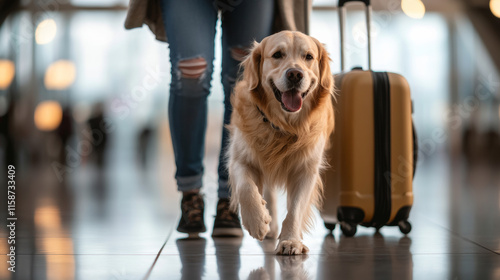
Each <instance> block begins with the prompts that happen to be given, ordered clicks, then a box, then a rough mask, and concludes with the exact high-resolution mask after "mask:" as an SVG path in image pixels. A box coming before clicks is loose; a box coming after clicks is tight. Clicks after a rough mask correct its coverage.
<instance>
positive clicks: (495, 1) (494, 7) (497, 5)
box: [490, 0, 500, 18]
mask: <svg viewBox="0 0 500 280" xmlns="http://www.w3.org/2000/svg"><path fill="white" fill-rule="evenodd" d="M490 10H491V12H492V13H493V15H495V16H496V17H497V18H500V0H490Z"/></svg>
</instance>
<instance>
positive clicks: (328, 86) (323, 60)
mask: <svg viewBox="0 0 500 280" xmlns="http://www.w3.org/2000/svg"><path fill="white" fill-rule="evenodd" d="M314 42H316V45H317V46H318V51H319V52H318V53H319V85H320V86H321V88H322V89H323V90H326V91H328V92H329V93H332V92H333V76H332V72H331V70H330V61H331V59H330V56H329V55H328V52H327V51H326V49H325V47H324V46H323V44H321V43H320V42H319V41H318V40H316V39H314Z"/></svg>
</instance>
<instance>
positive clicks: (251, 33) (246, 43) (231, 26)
mask: <svg viewBox="0 0 500 280" xmlns="http://www.w3.org/2000/svg"><path fill="white" fill-rule="evenodd" d="M224 3H225V6H221V7H219V8H220V9H221V13H222V75H221V76H222V85H223V87H224V127H223V129H222V143H221V152H220V156H219V170H218V172H219V190H218V195H219V202H218V203H217V215H216V217H215V221H214V229H213V232H212V236H243V231H242V229H241V223H240V219H239V217H238V213H237V212H236V213H235V212H232V211H230V209H229V199H228V198H229V196H230V192H229V186H228V169H227V162H226V160H225V158H226V156H225V155H226V152H227V144H228V141H229V132H228V130H227V129H226V128H225V125H227V124H229V122H230V120H231V112H232V107H231V102H230V98H231V92H232V91H233V87H234V84H235V82H236V80H237V77H238V74H239V73H238V70H239V63H240V62H241V61H243V59H244V58H245V56H246V55H247V53H248V49H249V47H250V46H251V44H252V42H253V41H254V40H258V41H260V40H262V39H263V38H264V37H266V36H268V35H269V34H270V33H271V25H272V21H273V14H274V1H269V0H255V1H250V0H240V1H233V3H234V4H235V5H234V6H228V5H227V4H229V3H226V2H224Z"/></svg>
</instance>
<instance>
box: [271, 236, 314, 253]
mask: <svg viewBox="0 0 500 280" xmlns="http://www.w3.org/2000/svg"><path fill="white" fill-rule="evenodd" d="M308 252H309V248H307V246H306V245H304V244H302V242H300V241H298V240H294V239H290V240H283V241H280V243H279V244H278V247H276V250H275V253H276V254H278V255H301V254H307V253H308Z"/></svg>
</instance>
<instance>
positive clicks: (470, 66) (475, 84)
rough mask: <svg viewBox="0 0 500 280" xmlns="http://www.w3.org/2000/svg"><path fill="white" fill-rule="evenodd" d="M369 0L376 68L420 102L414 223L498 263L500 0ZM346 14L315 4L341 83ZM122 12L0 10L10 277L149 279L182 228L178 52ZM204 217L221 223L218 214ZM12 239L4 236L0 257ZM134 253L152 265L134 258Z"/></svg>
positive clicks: (90, 7) (0, 154)
mask: <svg viewBox="0 0 500 280" xmlns="http://www.w3.org/2000/svg"><path fill="white" fill-rule="evenodd" d="M372 3H373V9H374V12H373V18H372V34H371V36H372V48H373V49H372V59H373V61H372V66H373V69H374V70H378V71H391V72H397V73H400V74H402V75H403V76H405V77H406V78H407V80H408V82H409V84H410V88H411V91H412V98H413V104H414V114H413V117H414V122H415V125H416V129H417V132H418V136H419V147H420V148H419V162H418V165H417V177H416V179H415V193H416V194H415V197H416V201H415V207H414V208H415V213H420V214H421V215H422V216H426V218H427V219H430V220H432V221H433V222H434V223H436V224H439V225H440V227H441V228H444V229H446V230H448V231H450V232H453V234H454V235H459V236H462V237H464V238H467V239H471V240H474V242H477V243H479V244H481V246H483V247H486V248H488V249H489V250H490V251H492V252H496V254H498V253H499V252H500V237H499V236H500V218H499V216H500V215H499V212H500V207H499V206H500V191H499V189H500V179H499V176H498V174H497V173H498V168H499V167H500V135H499V133H500V101H499V97H500V72H499V69H500V68H499V67H500V32H499V31H498V30H500V18H499V17H500V0H439V1H432V0H423V1H420V0H402V1H401V0H374V1H372ZM336 4H337V1H336V0H315V1H314V4H313V12H312V15H311V24H310V31H311V35H312V36H314V37H316V38H318V39H319V40H320V41H321V42H323V43H325V44H326V46H327V48H328V51H329V53H330V55H331V58H332V64H331V65H332V71H333V72H334V73H338V72H339V71H340V61H339V59H340V54H339V51H340V50H339V30H338V29H339V25H338V16H337V9H336ZM127 6H128V1H126V0H39V1H38V0H23V1H13V0H4V1H0V24H1V25H0V125H1V126H0V158H1V160H0V163H1V165H0V170H2V171H1V172H0V174H5V176H4V175H1V176H0V182H1V185H2V186H6V185H7V184H6V180H7V178H6V174H7V173H6V172H7V165H8V164H12V165H14V166H15V168H16V177H15V178H16V185H17V195H16V205H17V209H16V211H17V212H16V214H17V217H18V218H19V221H18V224H17V226H18V227H17V231H16V232H17V235H16V238H17V240H18V243H17V244H18V246H17V254H18V262H19V266H20V267H19V268H20V269H21V268H22V270H23V271H24V272H22V273H23V274H21V275H23V276H22V277H21V276H20V274H11V273H10V272H8V271H7V270H6V264H5V261H4V259H3V258H0V260H1V263H2V264H1V265H0V279H31V278H32V279H73V278H79V279H101V278H102V279H137V278H139V277H142V276H144V275H145V274H146V272H147V271H148V269H152V266H151V264H152V263H153V261H154V260H155V255H156V254H157V253H158V250H159V249H160V247H161V245H162V244H164V243H165V239H167V240H168V237H167V236H168V233H169V232H172V227H174V226H175V223H176V219H177V215H178V213H179V210H178V209H177V208H178V207H179V204H178V199H179V194H178V193H177V192H176V185H175V181H174V178H173V177H174V172H175V165H174V160H173V152H172V145H171V140H170V135H169V127H168V119H167V100H168V95H169V84H170V64H169V59H168V57H169V56H168V47H167V44H166V43H161V42H158V41H156V40H155V39H154V36H153V34H152V33H151V32H150V31H149V29H148V28H147V27H146V26H144V27H143V28H138V29H134V30H131V31H126V30H125V29H124V27H123V25H124V19H125V15H126V10H127V8H128V7H127ZM361 8H362V6H361V5H357V4H353V5H352V6H350V8H349V11H350V12H349V16H348V20H347V28H348V29H347V34H348V37H347V38H348V42H349V43H348V48H347V62H346V63H347V65H349V66H362V67H364V68H366V67H367V62H366V61H367V55H366V42H367V41H366V31H365V28H366V27H365V21H364V13H363V10H362V9H361ZM217 31H218V32H217V35H216V58H215V64H214V65H215V69H214V75H213V81H212V93H211V96H210V97H209V106H210V107H209V110H210V116H209V128H208V134H207V140H206V164H205V166H206V169H205V170H206V172H205V178H204V180H205V181H204V182H205V183H204V193H205V196H206V197H207V199H209V200H210V199H213V200H215V197H216V188H217V158H218V153H219V143H220V132H221V129H222V126H221V123H222V110H223V91H222V85H221V83H220V61H221V56H220V50H221V48H220V42H219V41H220V36H221V31H220V23H219V25H218V29H217ZM151 81H153V82H151ZM4 189H5V190H6V188H2V191H1V193H0V209H1V211H0V220H2V221H3V220H5V219H6V217H7V211H6V209H7V204H6V202H7V199H6V191H5V192H4V191H3V190H4ZM212 204H213V205H212ZM207 207H208V208H207V209H208V210H207V212H208V213H212V212H215V204H214V203H211V204H210V205H209V204H208V203H207ZM419 209H420V210H419ZM419 211H420V212H419ZM412 215H413V214H412ZM415 215H417V214H415ZM412 217H413V216H412ZM416 217H417V216H415V219H416V220H417V218H416ZM463 217H466V218H463ZM480 221H483V222H480ZM415 231H416V232H417V233H418V230H417V229H415ZM417 233H415V235H417ZM8 234H9V233H8V232H7V230H6V229H5V228H4V227H0V237H1V239H0V252H2V254H4V252H7V250H8V247H7V246H8V245H7V242H6V238H7V236H8ZM446 236H448V235H446ZM475 238H478V239H475ZM443 242H445V243H446V240H445V241H443ZM167 244H168V243H167ZM450 244H451V242H450ZM174 246H175V245H174ZM410 251H411V250H410ZM447 252H448V251H447ZM448 253H449V252H448ZM148 254H150V255H152V256H149V255H148ZM93 255H95V256H93ZM110 255H113V256H114V257H113V258H109V256H110ZM137 255H145V256H146V257H137V258H134V259H133V261H131V259H129V257H131V256H137ZM497 256H498V255H497ZM5 260H6V258H5ZM495 260H496V261H497V264H496V266H493V267H496V269H490V270H489V274H487V275H486V277H487V278H481V279H494V278H495V279H500V268H499V266H500V265H499V264H498V258H497V259H495ZM129 262H133V263H134V268H135V269H136V270H134V269H132V268H130V267H129V266H127V265H124V264H126V263H129ZM461 263H463V260H462V259H460V260H456V261H450V262H449V263H447V265H445V267H446V269H444V270H443V271H441V272H440V273H442V274H439V275H440V276H444V277H445V278H446V277H448V278H453V276H454V275H455V274H454V273H458V275H461V274H460V271H461V269H465V268H463V267H462V266H461V265H460V264H461ZM153 265H154V263H153ZM4 267H5V268H4ZM103 267H104V268H103ZM490 268H491V267H490ZM207 269H208V270H209V268H207ZM457 271H458V272H457ZM206 273H208V275H211V274H210V272H206ZM214 273H215V274H214V275H216V273H217V272H214ZM478 273H480V272H478ZM16 275H17V276H16ZM410 275H411V274H410ZM467 275H468V274H467ZM477 275H482V274H472V276H477ZM16 277H17V278H16ZM209 278H210V277H209ZM445 278H440V279H445ZM473 278H476V277H473ZM469 279H472V278H469ZM476 279H479V278H476Z"/></svg>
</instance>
